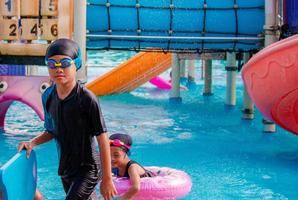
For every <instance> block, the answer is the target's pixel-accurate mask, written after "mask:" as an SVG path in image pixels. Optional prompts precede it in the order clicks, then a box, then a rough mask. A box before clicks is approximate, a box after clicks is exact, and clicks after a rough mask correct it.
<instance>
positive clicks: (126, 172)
mask: <svg viewBox="0 0 298 200" xmlns="http://www.w3.org/2000/svg"><path fill="white" fill-rule="evenodd" d="M109 139H110V148H111V160H112V168H113V169H112V171H113V173H114V175H116V176H118V177H127V178H129V180H130V182H131V187H130V188H129V190H128V191H127V192H126V193H124V194H123V195H122V196H121V197H120V199H121V200H130V199H133V197H134V196H135V195H136V194H137V193H138V191H139V190H140V187H141V178H142V177H152V176H154V174H153V173H152V172H150V171H148V170H146V169H145V168H144V167H142V166H141V165H140V164H138V163H137V162H136V161H133V160H130V159H129V157H128V155H129V154H130V149H131V145H132V139H131V137H130V136H129V135H127V134H120V133H117V134H113V135H111V136H110V138H109Z"/></svg>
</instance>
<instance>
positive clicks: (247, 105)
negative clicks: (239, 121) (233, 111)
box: [242, 53, 254, 119]
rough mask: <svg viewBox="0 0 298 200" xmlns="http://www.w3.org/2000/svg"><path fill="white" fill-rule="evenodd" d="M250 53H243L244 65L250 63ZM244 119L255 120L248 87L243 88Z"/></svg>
mask: <svg viewBox="0 0 298 200" xmlns="http://www.w3.org/2000/svg"><path fill="white" fill-rule="evenodd" d="M249 57H250V55H249V53H243V62H244V64H245V63H247V62H248V61H249ZM242 118H243V119H253V118H254V104H253V102H252V100H251V98H250V97H249V95H248V93H247V90H246V87H245V86H244V88H243V110H242Z"/></svg>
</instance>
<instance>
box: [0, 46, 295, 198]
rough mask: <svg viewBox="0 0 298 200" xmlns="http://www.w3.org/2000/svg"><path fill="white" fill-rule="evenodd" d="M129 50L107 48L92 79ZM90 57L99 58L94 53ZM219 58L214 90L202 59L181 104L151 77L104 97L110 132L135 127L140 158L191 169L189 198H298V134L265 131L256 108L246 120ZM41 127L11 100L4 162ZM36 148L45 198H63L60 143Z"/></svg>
mask: <svg viewBox="0 0 298 200" xmlns="http://www.w3.org/2000/svg"><path fill="white" fill-rule="evenodd" d="M132 55H133V54H131V53H118V52H112V51H110V52H106V53H104V54H101V55H98V56H99V57H98V56H96V58H97V61H95V60H93V61H90V62H91V63H92V64H94V65H97V67H91V68H90V69H89V72H91V73H92V74H90V75H89V78H90V79H93V78H94V77H96V76H97V75H99V74H101V73H102V72H103V71H105V70H108V69H109V68H110V67H112V66H115V65H117V63H119V62H122V61H123V60H125V58H126V57H129V56H132ZM89 56H90V57H92V56H94V57H93V59H95V54H89ZM95 62H98V63H95ZM216 64H217V66H216V67H215V69H214V82H213V83H214V87H213V92H214V95H213V96H210V97H205V96H202V95H201V94H202V91H203V85H202V80H201V79H200V77H199V75H200V67H199V65H198V67H197V75H198V78H197V80H196V83H197V84H196V85H193V86H192V87H190V89H189V91H184V92H182V98H183V103H182V104H181V105H174V104H171V103H169V100H168V92H166V91H160V90H158V89H156V88H154V87H152V86H150V85H149V84H146V85H145V86H143V87H140V88H138V89H137V90H135V91H133V92H131V93H129V94H120V95H114V96H109V97H101V98H100V102H101V106H102V110H103V113H104V116H105V119H106V124H107V126H108V129H109V132H110V133H115V132H125V133H129V134H131V135H132V137H133V139H134V145H133V149H132V154H131V158H133V159H135V160H137V161H139V162H140V163H142V164H143V165H145V166H149V165H155V166H167V167H172V168H177V169H181V170H184V171H186V172H187V173H188V174H189V175H190V176H191V178H192V181H193V188H192V191H191V192H190V194H189V195H188V196H187V197H185V198H184V199H187V200H197V199H297V198H298V191H297V185H298V165H297V163H298V146H297V143H298V137H297V136H295V135H293V134H290V133H288V132H286V131H284V130H282V129H281V128H277V132H276V133H275V134H265V133H262V124H261V120H262V117H261V115H260V113H259V112H257V111H256V115H255V120H253V121H245V120H242V119H241V108H242V103H241V102H242V91H241V90H242V84H241V81H240V77H239V78H238V87H237V95H238V99H237V102H238V104H237V106H235V107H227V106H225V105H224V101H225V86H224V85H225V72H224V70H223V69H224V67H223V66H221V62H217V63H216ZM100 66H101V67H105V68H101V69H99V67H100ZM163 76H164V77H168V72H167V73H165V74H164V75H163ZM42 127H43V123H42V122H40V121H39V119H38V117H37V115H36V114H35V113H34V112H33V111H32V110H31V109H30V108H29V107H27V106H25V105H23V104H21V103H14V104H13V106H12V107H11V108H10V109H9V112H8V113H7V117H6V127H5V131H1V133H0V147H1V148H0V155H1V156H0V164H3V163H4V162H5V161H6V160H7V159H9V158H10V157H11V156H12V155H14V153H15V152H16V146H17V144H18V142H19V141H22V140H28V139H30V138H32V137H33V136H35V135H36V134H38V133H39V132H40V131H42V130H43V128H42ZM36 153H37V159H38V160H37V161H38V187H39V189H40V190H41V191H42V193H44V195H45V197H46V199H50V200H54V199H55V200H62V199H64V192H63V190H62V185H61V183H60V180H59V177H58V176H57V153H56V147H55V143H54V142H50V143H48V144H45V145H42V146H39V147H38V148H37V149H36Z"/></svg>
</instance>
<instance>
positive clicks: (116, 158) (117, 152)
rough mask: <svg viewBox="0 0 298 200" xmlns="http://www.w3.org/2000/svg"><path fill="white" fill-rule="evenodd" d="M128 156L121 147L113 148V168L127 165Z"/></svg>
mask: <svg viewBox="0 0 298 200" xmlns="http://www.w3.org/2000/svg"><path fill="white" fill-rule="evenodd" d="M126 159H127V155H126V153H125V152H124V151H123V150H122V149H121V148H119V147H115V146H111V161H112V167H119V166H121V165H125V164H126V162H125V161H126Z"/></svg>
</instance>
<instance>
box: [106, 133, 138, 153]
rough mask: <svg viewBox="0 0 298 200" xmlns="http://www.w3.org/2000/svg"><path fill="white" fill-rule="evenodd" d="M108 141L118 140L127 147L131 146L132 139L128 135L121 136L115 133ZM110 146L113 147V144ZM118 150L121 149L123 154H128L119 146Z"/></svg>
mask: <svg viewBox="0 0 298 200" xmlns="http://www.w3.org/2000/svg"><path fill="white" fill-rule="evenodd" d="M109 139H110V140H116V139H118V140H120V141H121V142H123V143H124V144H126V145H127V146H131V145H132V138H131V137H130V135H127V134H122V133H115V134H113V135H111V136H110V137H109ZM110 146H114V145H113V144H110ZM119 148H121V149H122V150H123V151H124V152H125V153H129V152H130V151H129V149H128V148H126V147H124V146H120V147H119Z"/></svg>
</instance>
